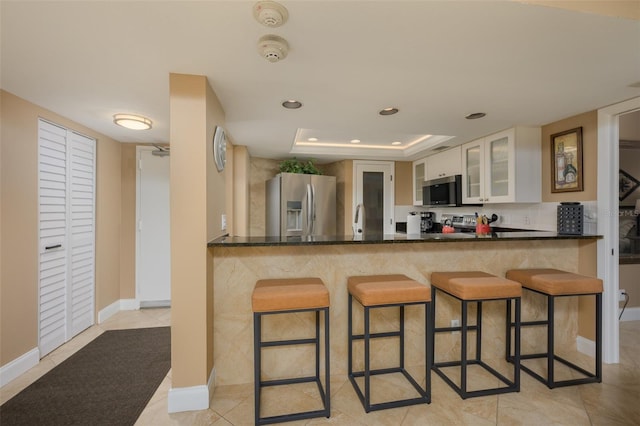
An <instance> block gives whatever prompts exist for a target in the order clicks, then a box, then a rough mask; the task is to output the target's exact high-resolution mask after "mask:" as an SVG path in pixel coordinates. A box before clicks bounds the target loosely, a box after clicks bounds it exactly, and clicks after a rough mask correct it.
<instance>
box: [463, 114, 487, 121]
mask: <svg viewBox="0 0 640 426" xmlns="http://www.w3.org/2000/svg"><path fill="white" fill-rule="evenodd" d="M485 115H487V114H486V113H484V112H474V113H472V114H468V115H465V116H464V118H466V119H467V120H475V119H477V118H482V117H484V116H485Z"/></svg>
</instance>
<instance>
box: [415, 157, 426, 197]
mask: <svg viewBox="0 0 640 426" xmlns="http://www.w3.org/2000/svg"><path fill="white" fill-rule="evenodd" d="M426 160H427V159H426V158H422V159H420V160H416V161H414V162H413V205H414V206H421V205H422V184H423V183H424V179H425V176H426V175H427V174H426V172H427V170H426V169H427V164H426V163H427V161H426Z"/></svg>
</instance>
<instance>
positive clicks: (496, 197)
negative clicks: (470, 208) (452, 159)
mask: <svg viewBox="0 0 640 426" xmlns="http://www.w3.org/2000/svg"><path fill="white" fill-rule="evenodd" d="M461 158H462V182H463V185H462V202H463V203H464V204H481V203H535V202H540V200H541V184H542V182H541V179H542V178H541V167H542V163H541V145H540V128H530V127H516V128H512V129H509V130H505V131H502V132H498V133H495V134H493V135H490V136H487V137H484V138H482V139H478V140H475V141H472V142H468V143H466V144H464V145H462V155H461Z"/></svg>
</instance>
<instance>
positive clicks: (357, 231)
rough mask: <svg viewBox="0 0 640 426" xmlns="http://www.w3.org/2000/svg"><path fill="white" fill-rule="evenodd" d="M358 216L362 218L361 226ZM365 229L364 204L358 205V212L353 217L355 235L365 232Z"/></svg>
mask: <svg viewBox="0 0 640 426" xmlns="http://www.w3.org/2000/svg"><path fill="white" fill-rule="evenodd" d="M358 218H361V222H360V223H361V226H360V227H358ZM363 231H364V204H362V203H360V204H358V205H357V206H356V214H355V217H354V219H353V235H358V234H363Z"/></svg>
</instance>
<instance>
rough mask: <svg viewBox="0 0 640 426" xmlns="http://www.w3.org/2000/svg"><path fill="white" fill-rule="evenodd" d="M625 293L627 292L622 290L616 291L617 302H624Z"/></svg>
mask: <svg viewBox="0 0 640 426" xmlns="http://www.w3.org/2000/svg"><path fill="white" fill-rule="evenodd" d="M626 293H627V291H626V290H625V289H623V288H621V289H620V290H618V302H624V301H625V297H624V295H625V294H626Z"/></svg>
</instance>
